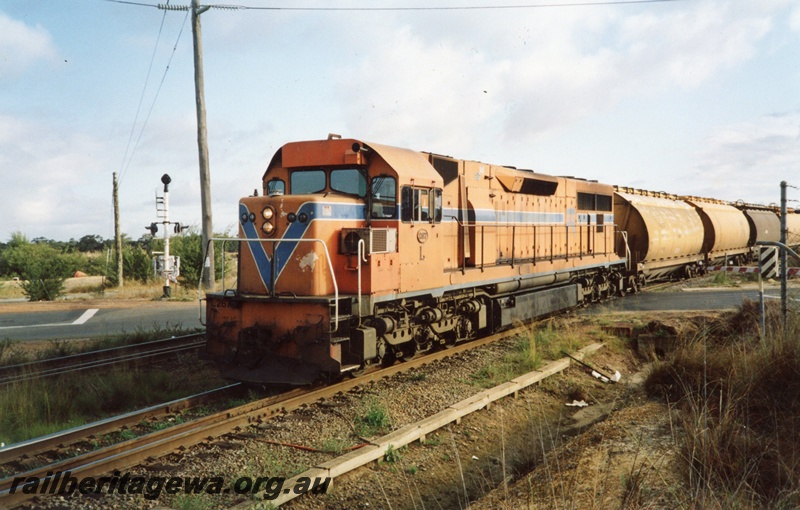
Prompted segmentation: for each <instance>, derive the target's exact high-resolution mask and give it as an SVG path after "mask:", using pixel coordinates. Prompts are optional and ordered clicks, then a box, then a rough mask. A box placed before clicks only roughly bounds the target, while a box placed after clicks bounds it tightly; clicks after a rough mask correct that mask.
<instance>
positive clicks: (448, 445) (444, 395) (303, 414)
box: [36, 318, 664, 510]
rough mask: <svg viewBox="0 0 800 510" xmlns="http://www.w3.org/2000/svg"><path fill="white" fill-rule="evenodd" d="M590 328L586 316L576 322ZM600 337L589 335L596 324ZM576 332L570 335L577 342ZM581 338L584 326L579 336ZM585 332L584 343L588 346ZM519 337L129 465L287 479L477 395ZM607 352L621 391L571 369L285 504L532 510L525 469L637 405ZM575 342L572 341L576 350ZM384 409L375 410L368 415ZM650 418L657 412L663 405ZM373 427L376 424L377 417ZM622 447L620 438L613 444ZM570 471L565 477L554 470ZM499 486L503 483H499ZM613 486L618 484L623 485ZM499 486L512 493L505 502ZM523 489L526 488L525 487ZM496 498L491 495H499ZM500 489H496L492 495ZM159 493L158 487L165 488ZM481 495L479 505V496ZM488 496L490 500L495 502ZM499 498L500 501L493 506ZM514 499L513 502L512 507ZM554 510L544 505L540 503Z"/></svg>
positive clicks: (53, 504)
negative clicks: (370, 419)
mask: <svg viewBox="0 0 800 510" xmlns="http://www.w3.org/2000/svg"><path fill="white" fill-rule="evenodd" d="M579 320H580V321H582V322H583V323H587V322H588V321H590V320H591V319H586V318H581V319H579ZM595 330H596V328H595ZM576 331H577V330H574V329H573V330H572V334H573V335H575V334H576ZM577 334H578V335H581V334H582V333H580V331H578V333H577ZM592 341H593V339H592V338H588V337H585V338H583V339H582V343H581V345H585V344H588V343H591V342H592ZM517 342H518V340H513V339H509V340H504V341H501V342H498V343H496V344H493V345H491V346H487V347H484V348H480V349H476V350H473V351H470V352H468V353H464V354H462V355H458V356H457V357H453V358H450V359H447V360H444V361H441V362H435V363H432V364H429V365H427V366H425V367H422V368H418V369H414V370H412V371H409V372H407V373H404V374H398V375H397V376H394V377H392V378H389V379H384V380H382V381H379V382H377V383H373V384H370V385H368V386H366V387H363V388H359V389H356V390H354V391H352V392H349V393H347V394H340V395H337V396H336V397H335V398H332V399H330V400H328V401H325V402H320V403H317V404H315V405H312V406H309V407H307V408H305V409H300V410H298V411H295V412H292V413H288V414H286V415H283V416H278V417H276V418H274V419H272V420H269V421H266V422H264V423H262V424H260V425H258V426H255V427H251V428H250V429H249V430H242V431H240V432H238V433H236V434H231V435H228V436H226V437H223V438H217V439H215V440H213V441H211V442H209V443H206V444H202V445H198V446H196V447H193V448H190V449H188V450H186V451H183V452H179V453H175V454H173V455H170V456H167V457H164V458H161V459H158V460H157V461H155V462H153V463H151V464H149V465H148V466H146V467H143V466H140V467H137V468H134V469H132V470H130V476H131V477H133V476H146V477H150V478H151V479H152V478H153V477H159V476H163V477H171V476H181V477H183V476H188V477H194V476H219V477H222V479H224V480H225V483H226V484H227V485H230V484H231V483H232V482H233V481H234V480H236V479H237V478H239V477H243V476H250V477H253V478H256V477H259V476H261V477H290V476H292V475H295V474H298V473H300V472H302V471H304V470H305V469H308V468H309V467H312V466H313V465H315V464H319V463H321V462H325V461H327V460H330V459H333V458H335V457H336V456H337V455H339V454H341V453H342V452H343V451H345V450H347V449H349V448H351V447H354V446H356V445H359V444H361V443H363V442H364V441H365V440H368V439H370V438H371V437H372V438H374V437H378V436H381V435H384V434H386V433H388V432H390V431H391V430H393V429H395V428H397V427H400V426H403V425H406V424H408V423H412V422H414V421H417V420H419V419H422V418H425V417H427V416H430V415H432V414H435V413H436V412H438V411H440V410H442V409H444V408H445V407H447V406H449V405H451V404H453V403H456V402H458V401H460V400H462V399H464V398H466V397H469V396H471V395H473V394H475V393H478V392H479V391H481V390H482V389H483V387H481V386H480V385H479V384H477V383H476V378H475V377H474V376H475V374H476V372H478V370H480V368H482V367H485V366H486V365H487V364H489V363H493V362H495V363H496V362H498V361H499V360H501V359H502V358H503V357H504V356H505V355H506V354H507V353H508V352H510V351H511V350H513V348H514V346H515V344H516V343H517ZM612 344H613V345H614V346H615V347H613V348H608V349H602V350H601V351H600V352H599V353H597V354H596V355H594V356H593V357H592V359H591V362H592V363H593V364H595V366H597V367H599V368H601V369H602V368H605V369H607V370H608V369H610V371H611V372H612V373H613V370H619V371H620V372H622V374H623V381H622V384H617V385H613V384H611V385H610V384H602V383H600V382H599V381H597V380H595V379H593V378H591V377H590V376H588V375H587V374H586V373H585V372H584V371H583V370H582V369H580V368H575V367H571V368H570V369H568V370H567V371H566V372H565V373H563V374H560V375H556V376H555V377H551V378H549V379H547V380H546V381H544V382H542V383H541V384H540V385H538V386H536V387H532V388H529V389H527V390H526V391H524V392H521V393H520V396H519V398H516V399H514V398H506V399H503V400H501V401H500V402H498V403H496V404H494V405H492V406H491V408H490V409H488V410H482V411H479V412H477V413H473V414H472V415H469V416H467V417H465V418H464V420H463V421H462V423H461V424H459V425H455V424H452V425H450V426H448V427H445V428H444V429H440V430H439V431H438V432H436V433H434V434H432V435H430V436H429V437H428V438H427V440H426V441H425V442H424V443H422V444H420V443H414V444H412V445H409V446H408V447H406V448H403V449H400V451H398V452H397V455H396V456H394V458H393V459H388V460H384V461H382V462H378V463H371V464H369V465H367V466H365V467H362V468H359V469H357V470H355V471H353V472H351V473H349V474H347V475H344V476H342V477H340V478H338V479H337V480H335V482H334V486H333V487H332V490H330V491H329V493H328V494H325V495H307V496H304V497H301V498H298V499H296V500H295V501H293V502H291V503H289V504H288V505H286V507H287V508H299V509H312V508H333V509H336V508H341V509H344V508H394V509H397V508H453V507H464V506H466V505H467V504H468V502H471V503H470V506H471V507H473V508H496V507H497V506H496V505H498V504H499V505H500V506H503V505H504V504H508V506H509V507H514V508H516V507H518V506H520V505H521V506H527V504H526V503H525V501H527V500H519V501H516V500H513V499H512V498H513V497H514V495H515V494H516V493H517V492H519V493H524V497H525V498H530V494H531V492H530V491H529V490H527V489H525V488H524V487H522V488H519V487H518V484H516V485H515V483H514V482H515V481H516V480H523V479H524V476H525V475H524V474H525V473H527V472H528V471H529V470H530V468H531V466H535V465H539V464H540V463H541V462H542V461H543V460H546V459H547V457H545V454H547V453H548V452H550V451H551V450H552V451H558V450H559V449H560V448H562V447H563V445H564V444H565V442H566V441H567V439H566V438H567V437H568V436H570V435H572V434H574V433H577V432H578V431H580V430H583V429H584V428H586V427H588V426H590V425H591V424H592V423H594V422H595V421H597V420H601V419H603V418H605V417H606V416H608V414H609V413H611V415H612V416H614V415H615V414H616V409H618V408H623V407H627V406H631V405H636V406H638V405H639V404H641V395H640V394H638V393H637V389H636V388H637V385H636V384H634V380H633V379H632V378H631V377H630V376H631V375H632V374H634V373H635V372H637V371H638V370H639V365H640V364H641V361H640V360H639V359H638V358H637V357H636V356H635V355H634V353H633V350H631V349H628V348H626V346H625V345H624V344H625V342H623V341H612ZM581 345H576V346H575V347H576V348H578V347H580V346H581ZM573 399H578V400H581V399H582V400H585V401H586V402H588V403H589V404H590V406H589V407H588V408H586V409H584V410H583V411H580V410H579V408H574V407H566V406H565V403H569V402H571V401H572V400H573ZM376 410H380V411H381V412H380V413H375V411H376ZM371 411H372V412H373V414H378V415H380V417H381V418H385V420H388V421H387V422H386V423H384V424H383V425H384V426H382V427H380V426H376V427H368V426H366V425H365V424H364V418H365V416H367V415H369V414H370V412H371ZM644 414H646V415H647V416H650V415H653V414H654V415H659V414H661V415H663V414H664V413H663V412H660V411H658V410H655V409H653V410H650V411H648V412H645V413H644ZM379 421H380V420H379ZM620 441H622V442H623V443H624V442H625V441H626V440H625V439H624V438H623V439H620ZM274 443H287V444H294V445H302V446H307V447H312V448H316V449H319V450H323V452H317V451H306V450H302V449H299V448H295V447H291V446H284V445H278V444H274ZM558 472H561V473H566V472H567V471H564V470H559V471H558ZM504 481H505V484H504ZM614 482H615V483H616V484H619V480H618V479H615V480H614ZM519 483H522V482H519ZM505 487H509V489H508V490H510V491H511V493H510V494H509V495H508V496H506V489H505ZM523 489H525V490H523ZM498 490H500V491H502V494H501V495H498V493H497V491H498ZM493 491H495V492H493ZM162 492H163V491H162ZM482 498H485V499H482ZM493 498H494V499H493ZM497 498H500V499H497ZM245 501H252V502H253V503H259V506H267V505H266V504H265V503H264V501H263V500H261V499H258V500H256V499H253V496H241V495H235V494H230V493H229V494H214V495H197V496H194V495H192V496H187V495H167V494H164V493H162V494H161V496H160V497H159V498H157V499H155V500H149V499H145V498H144V497H143V496H141V495H119V494H114V495H113V496H97V497H96V498H95V497H88V496H82V497H80V496H73V497H66V498H64V497H58V496H50V497H46V498H42V499H41V500H39V501H37V502H36V506H37V508H49V509H56V508H57V509H65V510H66V509H71V508H111V507H113V508H156V507H170V508H185V509H189V508H227V507H229V506H232V505H235V504H238V503H242V502H245ZM512 501H513V504H511V503H512ZM546 506H549V505H546Z"/></svg>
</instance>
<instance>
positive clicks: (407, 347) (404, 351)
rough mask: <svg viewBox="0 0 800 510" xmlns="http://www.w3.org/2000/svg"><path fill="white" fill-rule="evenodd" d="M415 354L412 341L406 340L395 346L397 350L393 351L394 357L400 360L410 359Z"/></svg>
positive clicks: (415, 349)
mask: <svg viewBox="0 0 800 510" xmlns="http://www.w3.org/2000/svg"><path fill="white" fill-rule="evenodd" d="M416 355H417V348H416V346H415V345H414V342H406V343H404V344H401V345H399V346H397V351H396V352H395V357H396V358H397V359H399V360H400V361H408V360H410V359H414V356H416Z"/></svg>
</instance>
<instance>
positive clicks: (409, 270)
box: [399, 185, 445, 292]
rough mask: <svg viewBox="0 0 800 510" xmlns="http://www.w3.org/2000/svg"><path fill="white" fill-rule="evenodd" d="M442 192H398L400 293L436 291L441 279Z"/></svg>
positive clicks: (411, 189)
mask: <svg viewBox="0 0 800 510" xmlns="http://www.w3.org/2000/svg"><path fill="white" fill-rule="evenodd" d="M441 223H442V190H441V189H440V188H433V187H425V186H414V185H411V186H403V187H402V188H401V189H400V232H399V234H400V251H401V252H402V257H401V260H402V262H401V266H400V291H401V292H414V291H417V290H424V289H430V288H438V287H440V286H441V284H442V279H443V273H444V272H443V267H444V265H443V260H444V251H445V250H444V245H443V242H444V229H443V228H442V224H441Z"/></svg>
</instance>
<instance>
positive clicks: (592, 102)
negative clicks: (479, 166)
mask: <svg viewBox="0 0 800 510" xmlns="http://www.w3.org/2000/svg"><path fill="white" fill-rule="evenodd" d="M654 11H655V10H654V9H650V10H647V11H646V12H645V13H643V14H639V12H640V11H639V10H632V9H625V8H619V9H610V8H606V9H602V10H595V9H584V10H581V9H575V10H568V9H564V10H560V9H554V10H550V11H547V12H544V10H529V11H525V10H521V11H518V15H516V16H515V15H512V16H508V15H507V13H505V14H504V15H505V17H504V18H503V19H504V20H505V22H503V23H498V22H494V21H495V19H492V20H491V22H490V21H487V20H483V19H482V18H483V17H482V16H474V17H472V18H470V21H471V23H470V22H467V23H462V21H463V20H459V22H457V23H441V24H440V25H439V26H437V27H436V30H430V29H431V26H430V25H432V24H433V23H432V22H429V23H421V24H413V25H412V24H406V25H404V26H402V27H399V28H398V27H397V26H396V25H394V24H392V23H390V22H385V23H372V24H370V25H367V24H364V25H363V31H362V32H363V33H361V34H360V35H359V37H360V38H361V39H360V40H361V41H368V42H369V46H368V47H367V50H366V52H365V53H362V54H360V55H359V59H358V60H357V61H356V62H354V63H352V64H351V65H349V66H348V65H345V66H342V68H341V69H340V72H339V89H340V96H341V97H340V100H341V102H342V103H343V104H346V105H347V107H346V108H345V115H346V116H347V117H348V122H349V124H350V126H351V127H352V128H353V130H354V131H355V132H363V131H364V127H366V128H367V130H369V132H370V134H372V133H375V135H376V136H378V137H381V138H382V139H390V140H398V137H399V138H401V140H400V141H406V139H408V138H410V140H409V142H411V143H413V144H414V145H419V143H418V141H424V145H425V146H426V147H429V146H431V145H433V146H434V147H447V148H449V147H453V148H454V149H465V148H469V147H472V146H474V145H475V144H486V143H505V144H509V145H515V144H524V143H530V142H532V141H535V140H539V139H541V137H542V136H543V135H545V134H548V133H553V132H554V131H556V130H559V129H562V128H564V127H565V126H568V125H570V124H572V123H574V122H576V121H578V120H580V119H583V118H586V117H588V116H590V115H592V114H595V113H598V112H604V111H609V110H612V109H614V108H615V106H616V105H617V104H619V103H620V102H621V101H624V100H625V101H630V100H632V99H635V98H637V97H639V98H641V97H648V96H652V95H654V94H657V93H663V92H664V91H670V90H675V89H676V88H677V89H687V88H696V87H699V86H702V85H705V84H707V83H709V82H710V81H711V80H713V79H715V78H717V77H719V76H720V74H721V73H722V72H724V71H726V70H729V69H732V68H735V67H736V66H739V65H741V64H742V63H744V62H746V61H747V60H749V59H751V58H752V57H753V56H754V54H755V53H756V52H757V45H758V43H759V42H760V41H761V40H762V39H763V38H764V37H765V35H766V34H767V33H768V32H769V31H770V29H771V27H772V22H771V19H770V16H769V15H768V14H767V13H763V12H761V11H760V10H758V9H751V10H747V9H739V10H737V9H736V6H731V5H730V4H729V3H727V2H701V3H699V4H696V3H689V4H681V6H680V7H675V8H664V9H659V10H657V12H654ZM515 14H517V13H515ZM773 14H774V13H773ZM487 16H494V17H498V16H499V15H498V14H497V13H494V12H492V13H490V14H487ZM478 21H484V23H483V24H482V25H481V24H479V23H478ZM484 91H485V92H484ZM422 132H424V133H427V135H425V136H424V135H422V134H421V133H422ZM409 133H420V134H419V135H416V136H415V135H409ZM398 134H399V135H398ZM431 135H432V136H433V137H434V138H435V140H433V141H431V139H430V136H431ZM487 135H489V136H491V137H492V141H489V142H487Z"/></svg>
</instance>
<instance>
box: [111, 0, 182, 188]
mask: <svg viewBox="0 0 800 510" xmlns="http://www.w3.org/2000/svg"><path fill="white" fill-rule="evenodd" d="M164 15H166V12H165V13H164ZM187 19H189V13H188V12H187V13H186V16H184V18H183V24H182V25H181V29H180V31H179V32H178V37H177V38H176V39H175V44H174V45H173V46H172V53H171V54H170V56H169V60H168V61H167V66H166V67H165V68H164V74H163V75H161V81H160V82H159V84H158V88H157V89H156V94H155V96H153V102H152V103H151V104H150V109H149V110H148V111H147V117H145V119H144V122H143V123H142V128H141V130H140V131H139V137H138V138H137V139H136V145H135V146H134V147H133V152H132V153H131V157H130V159H128V165H127V166H126V167H125V170H127V168H128V167H129V166H130V164H131V161H132V160H133V155H134V154H135V152H136V149H137V148H138V147H139V142H140V141H141V140H142V135H144V129H145V127H147V122H148V121H149V120H150V115H151V114H152V113H153V108H154V107H155V105H156V100H157V99H158V95H159V93H160V92H161V87H162V86H163V85H164V81H165V80H166V78H167V73H168V72H169V66H170V64H172V59H173V58H174V57H175V52H176V51H177V49H178V42H179V41H180V39H181V35H183V29H184V28H185V27H186V20H187ZM162 23H163V22H162ZM149 76H150V72H149V71H148V77H149ZM145 86H146V85H145ZM142 95H144V91H142ZM140 106H141V104H140ZM137 116H138V111H137ZM121 182H122V176H120V183H121Z"/></svg>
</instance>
